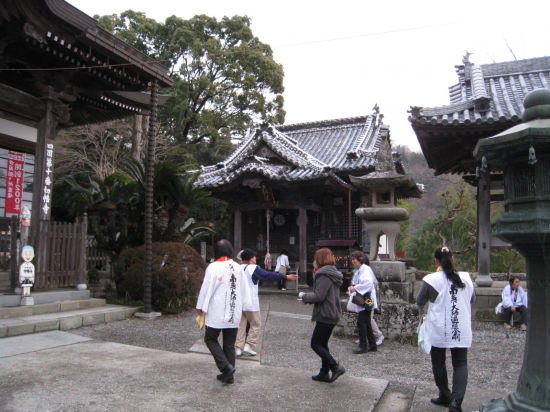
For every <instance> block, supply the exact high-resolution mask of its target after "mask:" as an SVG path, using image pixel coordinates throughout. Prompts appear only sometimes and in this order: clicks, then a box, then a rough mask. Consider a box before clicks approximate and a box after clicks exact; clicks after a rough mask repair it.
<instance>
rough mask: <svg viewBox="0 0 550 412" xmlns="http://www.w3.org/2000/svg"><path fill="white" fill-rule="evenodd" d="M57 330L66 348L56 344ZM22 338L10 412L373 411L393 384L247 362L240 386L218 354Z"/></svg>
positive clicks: (5, 369) (1, 364) (4, 386)
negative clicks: (329, 379) (223, 374)
mask: <svg viewBox="0 0 550 412" xmlns="http://www.w3.org/2000/svg"><path fill="white" fill-rule="evenodd" d="M52 333H53V334H55V335H56V336H55V339H56V340H57V341H58V346H55V347H52V346H51V345H52ZM65 338H66V339H65ZM22 340H27V341H26V343H25V346H26V348H27V349H23V348H21V350H20V351H19V353H15V352H14V354H13V355H11V356H10V355H7V356H4V357H2V358H0V393H1V395H0V396H1V397H2V402H1V405H2V406H1V408H2V410H3V411H14V412H15V411H42V412H48V411H52V412H53V411H56V412H62V411H151V410H156V411H253V410H262V411H288V410H300V411H330V410H339V411H346V410H353V411H356V410H357V408H356V407H355V406H354V405H361V407H360V410H361V411H365V412H369V411H373V410H374V407H375V406H376V404H377V402H378V400H379V399H380V397H381V396H382V394H383V393H384V390H385V389H386V387H387V385H388V381H386V380H381V379H364V378H356V377H353V376H347V375H344V376H343V377H341V378H340V379H339V380H338V381H336V382H335V383H333V384H327V383H319V382H314V381H312V380H311V379H310V377H309V372H310V371H300V370H297V369H289V368H279V367H272V366H262V365H261V364H259V363H258V362H247V361H243V360H241V359H238V360H237V365H236V366H237V372H236V373H235V384H233V385H223V384H221V383H220V382H218V381H217V380H216V379H215V378H214V376H215V375H216V374H217V373H218V371H217V369H216V367H215V365H214V362H213V361H212V358H211V357H210V355H207V356H205V355H201V354H192V353H189V354H178V353H172V352H164V351H157V350H152V349H144V348H139V347H135V346H127V345H120V344H115V343H109V342H99V341H93V340H87V339H82V340H81V341H78V340H76V341H75V336H74V335H70V334H68V333H65V332H60V331H56V332H48V333H42V334H34V335H27V336H22V337H14V338H5V339H3V340H2V341H1V344H2V345H8V346H10V347H13V346H15V345H21V342H22ZM6 353H7V352H6ZM266 394H268V396H266ZM352 400H353V401H352Z"/></svg>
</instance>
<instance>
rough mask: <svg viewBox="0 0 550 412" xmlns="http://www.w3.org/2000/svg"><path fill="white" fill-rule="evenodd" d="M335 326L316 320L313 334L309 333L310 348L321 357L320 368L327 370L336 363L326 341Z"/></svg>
mask: <svg viewBox="0 0 550 412" xmlns="http://www.w3.org/2000/svg"><path fill="white" fill-rule="evenodd" d="M335 326H336V325H330V324H328V323H323V322H317V323H316V324H315V329H313V335H311V349H313V351H314V352H315V353H316V354H317V355H318V356H319V357H320V358H321V362H322V363H321V369H322V370H324V371H327V372H328V370H329V368H330V367H331V366H335V365H336V364H338V362H336V360H335V359H334V358H333V357H332V355H331V354H330V351H329V349H328V341H329V339H330V335H332V330H333V329H334V327H335Z"/></svg>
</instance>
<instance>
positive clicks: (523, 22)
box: [68, 0, 550, 151]
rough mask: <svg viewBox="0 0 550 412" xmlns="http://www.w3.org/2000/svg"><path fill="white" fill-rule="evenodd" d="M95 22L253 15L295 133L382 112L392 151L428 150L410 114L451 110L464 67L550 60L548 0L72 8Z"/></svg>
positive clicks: (104, 2) (228, 0)
mask: <svg viewBox="0 0 550 412" xmlns="http://www.w3.org/2000/svg"><path fill="white" fill-rule="evenodd" d="M68 2H69V3H70V4H72V5H73V6H75V7H77V8H78V9H80V10H82V11H83V12H85V13H86V14H89V15H91V16H93V15H94V14H99V15H106V14H120V13H122V12H124V11H126V10H134V11H141V12H144V13H145V14H146V15H147V17H149V18H153V19H155V20H157V21H162V22H164V21H165V19H166V18H167V17H168V16H171V15H176V16H178V17H181V18H184V19H186V18H191V17H193V16H195V15H197V14H205V15H208V16H213V17H216V18H217V19H218V20H219V19H221V18H223V17H224V16H228V17H231V16H234V15H246V16H248V17H250V18H251V20H252V25H251V28H252V32H253V33H254V35H255V36H256V37H258V38H259V39H260V41H262V42H263V43H267V44H269V45H270V46H271V47H272V48H273V52H274V58H275V60H276V61H277V62H278V63H280V64H282V65H283V68H284V71H285V79H284V86H285V92H284V94H283V96H284V98H285V110H286V112H287V115H286V121H285V123H286V124H294V123H304V122H314V121H319V120H329V119H339V118H345V117H356V116H365V115H368V114H371V113H372V108H373V107H374V105H375V104H378V106H379V107H380V113H382V114H383V115H384V123H385V124H388V125H389V126H390V133H391V139H392V144H393V145H394V146H395V145H405V146H408V147H409V148H410V149H411V150H413V151H420V146H419V144H418V141H417V139H416V136H415V134H414V132H413V130H412V128H411V125H410V123H409V121H408V113H407V110H409V109H410V106H422V107H432V106H443V105H447V104H449V96H448V88H449V87H450V86H452V85H454V84H456V83H457V82H458V76H457V74H456V72H455V67H454V66H455V65H460V64H462V57H463V56H464V54H465V53H466V50H467V51H468V52H470V53H473V55H471V56H470V61H471V62H473V63H475V64H487V63H493V62H503V61H511V60H515V59H518V60H520V59H527V58H532V57H542V56H547V55H548V54H549V48H550V46H549V44H548V39H550V24H548V12H549V11H550V2H548V0H524V1H521V2H518V1H517V0H515V1H509V0H499V1H493V0H476V1H471V0H462V1H460V2H456V1H449V0H437V1H431V0H416V1H410V0H380V1H374V0H277V1H273V0H271V1H265V0H198V1H174V0H154V1H151V0H148V1H144V0H116V1H114V0H94V1H90V0H68Z"/></svg>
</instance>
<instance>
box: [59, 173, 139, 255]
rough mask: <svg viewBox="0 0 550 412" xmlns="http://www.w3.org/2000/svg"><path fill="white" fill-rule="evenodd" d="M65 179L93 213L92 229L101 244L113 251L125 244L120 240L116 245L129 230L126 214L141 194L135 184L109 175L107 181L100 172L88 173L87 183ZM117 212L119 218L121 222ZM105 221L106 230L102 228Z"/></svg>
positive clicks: (91, 213) (91, 218) (91, 216)
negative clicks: (97, 173) (99, 174)
mask: <svg viewBox="0 0 550 412" xmlns="http://www.w3.org/2000/svg"><path fill="white" fill-rule="evenodd" d="M66 182H67V183H68V184H69V185H70V186H71V191H72V192H73V193H74V194H75V195H78V199H79V201H80V202H82V203H84V204H85V205H86V206H87V210H88V212H89V213H90V226H91V232H92V233H93V234H94V236H95V238H96V240H97V242H98V244H99V245H101V246H102V247H105V248H106V249H108V250H111V251H115V250H118V249H120V247H123V246H124V245H123V244H122V243H124V242H119V246H120V247H117V239H118V238H119V237H120V234H121V233H122V234H126V233H127V219H125V218H124V215H126V214H127V211H128V208H129V206H130V205H131V204H132V203H133V202H135V201H136V199H138V197H139V194H138V193H137V192H136V188H135V185H134V184H132V183H128V182H124V181H122V180H120V179H117V178H116V177H108V178H106V179H105V180H104V179H102V178H101V177H99V176H97V175H89V176H88V181H87V182H85V183H79V182H77V181H76V180H75V179H73V178H67V179H66ZM117 214H118V215H119V217H120V219H119V222H118V224H117ZM102 223H104V226H105V229H106V233H104V231H103V230H102V229H101V227H102V226H103V225H102ZM117 233H118V234H119V236H117ZM122 237H123V238H124V237H125V236H124V235H123V236H122ZM122 240H124V239H121V241H122Z"/></svg>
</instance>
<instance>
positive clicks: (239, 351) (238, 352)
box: [235, 348, 243, 357]
mask: <svg viewBox="0 0 550 412" xmlns="http://www.w3.org/2000/svg"><path fill="white" fill-rule="evenodd" d="M242 354H243V351H242V350H241V348H235V355H237V357H238V356H241V355H242Z"/></svg>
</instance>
